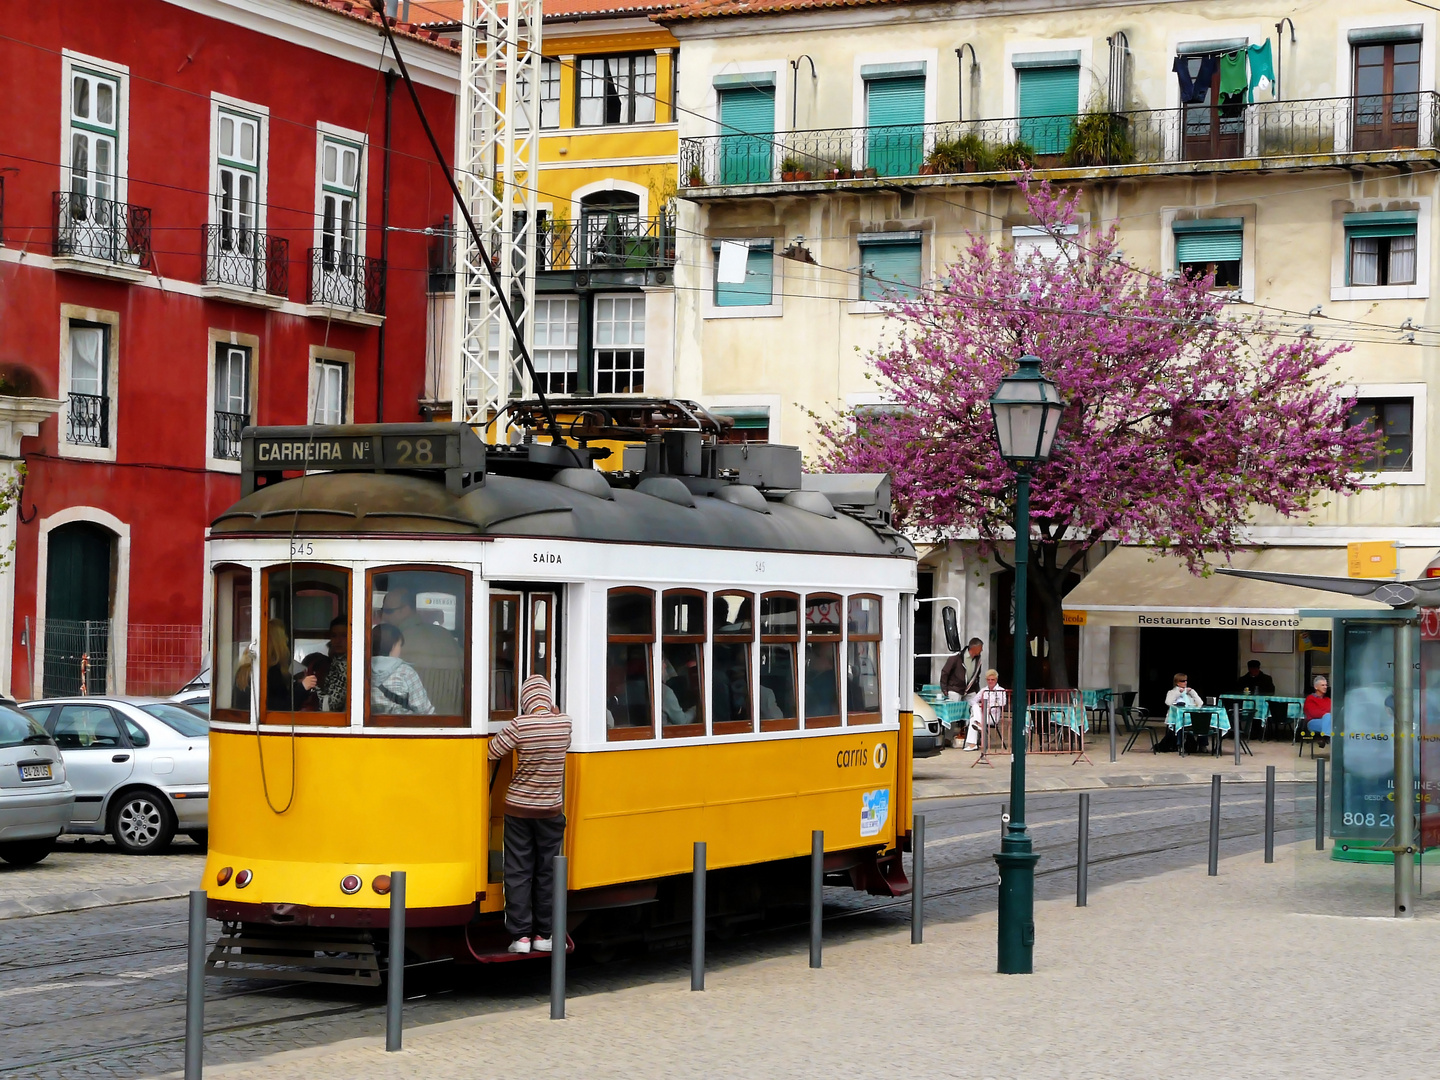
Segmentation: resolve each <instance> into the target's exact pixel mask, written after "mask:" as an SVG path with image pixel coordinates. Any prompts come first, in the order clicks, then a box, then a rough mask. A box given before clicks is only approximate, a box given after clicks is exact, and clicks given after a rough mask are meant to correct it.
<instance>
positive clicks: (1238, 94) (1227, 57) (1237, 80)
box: [1219, 49, 1250, 105]
mask: <svg viewBox="0 0 1440 1080" xmlns="http://www.w3.org/2000/svg"><path fill="white" fill-rule="evenodd" d="M1249 55H1250V51H1249V50H1248V49H1236V50H1235V51H1234V52H1232V53H1223V54H1221V56H1220V61H1219V62H1220V103H1221V104H1222V105H1236V104H1241V103H1243V102H1244V100H1245V91H1246V90H1248V89H1249V88H1250V80H1249V79H1248V78H1246V74H1245V61H1246V60H1247V59H1248V57H1249Z"/></svg>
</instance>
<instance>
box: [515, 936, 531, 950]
mask: <svg viewBox="0 0 1440 1080" xmlns="http://www.w3.org/2000/svg"><path fill="white" fill-rule="evenodd" d="M510 951H511V952H513V953H528V952H529V951H530V939H529V938H528V937H521V938H516V939H515V940H514V941H512V942H510Z"/></svg>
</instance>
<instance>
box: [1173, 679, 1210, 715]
mask: <svg viewBox="0 0 1440 1080" xmlns="http://www.w3.org/2000/svg"><path fill="white" fill-rule="evenodd" d="M1204 704H1205V702H1204V700H1202V699H1201V697H1200V695H1199V694H1197V693H1196V692H1195V691H1194V690H1192V689H1191V688H1190V677H1189V676H1188V675H1186V674H1185V673H1184V672H1183V671H1177V672H1176V673H1175V685H1174V686H1172V687H1171V688H1170V692H1169V693H1167V694H1166V695H1165V707H1166V708H1167V709H1168V708H1171V707H1173V706H1176V705H1179V706H1182V707H1184V708H1187V709H1197V708H1199V707H1200V706H1201V705H1204Z"/></svg>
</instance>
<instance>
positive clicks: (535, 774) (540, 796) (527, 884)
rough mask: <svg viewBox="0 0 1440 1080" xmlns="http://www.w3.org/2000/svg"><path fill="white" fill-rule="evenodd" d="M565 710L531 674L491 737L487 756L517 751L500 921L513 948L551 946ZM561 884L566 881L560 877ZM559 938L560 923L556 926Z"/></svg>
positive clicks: (561, 829)
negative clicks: (516, 709)
mask: <svg viewBox="0 0 1440 1080" xmlns="http://www.w3.org/2000/svg"><path fill="white" fill-rule="evenodd" d="M569 749H570V717H568V716H566V715H565V714H564V713H561V712H556V711H555V700H554V698H553V697H552V695H551V692H550V684H549V682H547V681H546V679H545V677H544V676H543V675H531V676H530V678H528V679H526V680H525V682H524V683H523V684H522V685H521V687H520V714H519V715H518V716H516V717H515V719H514V720H511V721H510V722H509V723H508V724H506V725H505V726H504V727H503V728H501V729H500V732H499V734H497V735H496V736H495V737H494V738H493V739H491V740H490V751H489V754H490V760H491V761H498V760H500V759H501V758H503V757H504V756H505V755H506V754H508V753H510V752H511V751H512V750H513V751H514V752H515V775H514V776H513V777H512V778H511V780H510V787H509V789H508V790H507V791H506V792H505V929H506V930H507V931H508V932H509V934H510V936H511V938H513V940H512V941H511V942H510V951H511V952H512V953H528V952H529V951H530V950H531V949H532V948H533V949H534V950H535V951H537V952H550V951H551V948H552V945H551V933H552V927H551V925H550V916H551V912H552V910H553V905H554V900H555V856H556V855H558V854H560V841H561V840H562V839H563V838H564V836H565V813H564V811H565V752H566V751H567V750H569ZM561 887H562V888H563V887H564V883H563V882H562V883H561ZM558 929H559V931H560V934H561V937H562V946H561V947H562V948H563V947H564V946H563V938H564V934H565V927H563V926H562V927H558Z"/></svg>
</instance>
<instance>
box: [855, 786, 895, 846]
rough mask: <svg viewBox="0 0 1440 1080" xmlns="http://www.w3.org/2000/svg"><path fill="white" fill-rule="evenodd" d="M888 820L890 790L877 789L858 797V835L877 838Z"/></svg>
mask: <svg viewBox="0 0 1440 1080" xmlns="http://www.w3.org/2000/svg"><path fill="white" fill-rule="evenodd" d="M889 820H890V789H889V788H879V789H877V790H875V791H867V792H865V793H864V794H862V795H861V796H860V835H861V836H879V835H880V833H881V832H882V831H883V830H884V828H885V823H886V822H887V821H889Z"/></svg>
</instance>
